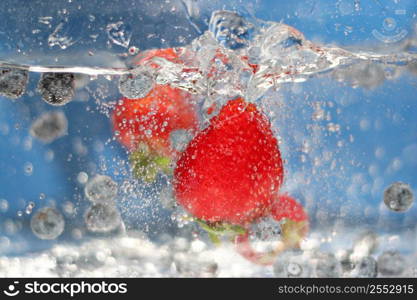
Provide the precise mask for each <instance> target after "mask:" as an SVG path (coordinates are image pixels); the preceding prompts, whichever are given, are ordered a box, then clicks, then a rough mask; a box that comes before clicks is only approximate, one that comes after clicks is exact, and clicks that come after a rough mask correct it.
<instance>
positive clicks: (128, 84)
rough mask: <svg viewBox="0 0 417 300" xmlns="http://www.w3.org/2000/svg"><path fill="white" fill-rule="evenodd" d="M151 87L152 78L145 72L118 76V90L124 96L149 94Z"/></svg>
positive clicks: (135, 96)
mask: <svg viewBox="0 0 417 300" xmlns="http://www.w3.org/2000/svg"><path fill="white" fill-rule="evenodd" d="M152 88H153V79H152V77H151V75H150V74H148V73H146V72H140V73H138V74H125V75H122V76H120V80H119V91H120V93H121V94H122V95H123V96H124V97H126V98H129V99H138V98H143V97H145V96H146V95H148V94H149V92H150V91H151V90H152Z"/></svg>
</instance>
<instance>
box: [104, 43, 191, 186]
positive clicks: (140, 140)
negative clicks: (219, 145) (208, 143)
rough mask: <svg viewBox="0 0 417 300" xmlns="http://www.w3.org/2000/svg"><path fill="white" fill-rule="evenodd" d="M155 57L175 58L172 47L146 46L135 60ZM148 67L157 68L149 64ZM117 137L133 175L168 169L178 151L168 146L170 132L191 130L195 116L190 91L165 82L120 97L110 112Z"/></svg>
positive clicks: (150, 175)
mask: <svg viewBox="0 0 417 300" xmlns="http://www.w3.org/2000/svg"><path fill="white" fill-rule="evenodd" d="M155 57H162V58H164V59H167V60H173V61H175V62H178V60H179V58H178V56H177V55H176V51H175V50H174V49H157V50H150V51H147V52H145V54H141V55H140V57H138V59H137V64H145V63H147V62H149V61H151V60H152V58H155ZM151 67H152V68H157V67H158V66H157V65H155V64H153V63H152V64H151ZM112 124H113V129H114V132H115V134H116V137H117V139H118V141H119V142H120V143H121V144H123V145H124V146H125V147H126V148H127V149H128V150H129V152H130V162H131V165H132V168H133V172H134V175H135V176H136V177H138V178H141V179H143V180H145V181H147V182H152V181H154V180H155V177H156V175H157V174H158V172H160V171H162V172H166V173H167V172H170V170H171V167H170V166H171V162H172V160H175V159H176V157H177V155H178V152H177V151H176V150H175V149H174V147H172V144H171V135H172V133H173V132H175V131H177V130H184V131H189V132H190V133H193V132H195V130H196V128H197V125H198V117H197V113H196V109H195V103H194V102H193V97H192V95H191V94H189V93H187V92H185V91H183V90H181V89H178V88H175V87H172V86H170V85H169V84H166V85H155V86H154V87H153V89H152V90H151V91H150V92H149V93H148V94H147V95H146V96H145V97H143V98H138V99H128V98H122V99H121V100H120V101H119V102H118V104H117V105H116V107H115V109H114V111H113V113H112Z"/></svg>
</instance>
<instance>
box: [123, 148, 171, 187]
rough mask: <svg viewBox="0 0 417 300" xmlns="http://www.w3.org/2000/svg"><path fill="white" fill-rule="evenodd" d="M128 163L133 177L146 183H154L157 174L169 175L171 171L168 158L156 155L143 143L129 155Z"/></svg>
mask: <svg viewBox="0 0 417 300" xmlns="http://www.w3.org/2000/svg"><path fill="white" fill-rule="evenodd" d="M129 162H130V165H131V167H132V172H133V175H134V176H135V177H136V178H138V179H141V180H143V181H145V182H147V183H153V182H155V180H156V177H157V175H158V174H159V173H165V174H171V173H172V169H173V168H172V160H171V158H170V157H168V156H163V155H160V154H158V153H157V152H156V151H154V150H152V149H151V148H149V146H148V145H146V144H144V143H141V144H139V146H138V147H137V148H136V150H135V151H133V152H132V153H131V154H130V155H129Z"/></svg>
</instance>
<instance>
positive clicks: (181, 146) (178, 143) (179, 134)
mask: <svg viewBox="0 0 417 300" xmlns="http://www.w3.org/2000/svg"><path fill="white" fill-rule="evenodd" d="M169 139H170V142H171V147H172V148H173V149H175V150H176V151H179V152H182V151H184V150H185V148H186V147H187V145H188V143H189V142H190V141H191V139H192V134H191V132H190V131H188V130H185V129H178V130H173V131H171V133H170V135H169Z"/></svg>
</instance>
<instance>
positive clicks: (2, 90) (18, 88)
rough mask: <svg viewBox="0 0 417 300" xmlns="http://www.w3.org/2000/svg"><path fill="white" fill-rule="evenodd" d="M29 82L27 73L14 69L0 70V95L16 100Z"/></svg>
mask: <svg viewBox="0 0 417 300" xmlns="http://www.w3.org/2000/svg"><path fill="white" fill-rule="evenodd" d="M28 80H29V72H28V71H26V70H19V69H15V68H0V95H1V96H4V97H7V98H10V99H17V98H19V97H20V96H22V95H23V93H24V92H25V90H26V85H27V83H28Z"/></svg>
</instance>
